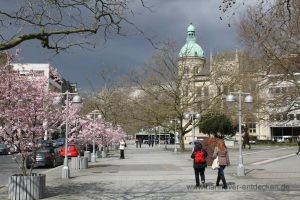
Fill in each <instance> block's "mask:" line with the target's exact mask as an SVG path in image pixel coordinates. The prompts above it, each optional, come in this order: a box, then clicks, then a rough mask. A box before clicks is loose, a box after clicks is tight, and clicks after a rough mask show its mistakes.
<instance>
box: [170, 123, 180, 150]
mask: <svg viewBox="0 0 300 200" xmlns="http://www.w3.org/2000/svg"><path fill="white" fill-rule="evenodd" d="M170 123H171V124H172V123H174V152H175V153H176V152H177V145H176V142H177V140H178V139H177V135H176V125H177V124H179V123H180V121H179V120H178V119H171V120H170Z"/></svg>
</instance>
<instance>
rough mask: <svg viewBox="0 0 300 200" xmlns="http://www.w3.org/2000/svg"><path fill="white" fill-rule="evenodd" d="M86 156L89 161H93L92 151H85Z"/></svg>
mask: <svg viewBox="0 0 300 200" xmlns="http://www.w3.org/2000/svg"><path fill="white" fill-rule="evenodd" d="M84 157H86V158H88V162H91V152H90V151H85V152H84Z"/></svg>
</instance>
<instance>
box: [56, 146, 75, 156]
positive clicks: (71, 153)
mask: <svg viewBox="0 0 300 200" xmlns="http://www.w3.org/2000/svg"><path fill="white" fill-rule="evenodd" d="M59 153H60V155H61V156H62V157H65V148H64V147H62V148H61V149H60V152H59ZM78 155H79V148H78V147H77V146H76V144H68V157H77V156H78Z"/></svg>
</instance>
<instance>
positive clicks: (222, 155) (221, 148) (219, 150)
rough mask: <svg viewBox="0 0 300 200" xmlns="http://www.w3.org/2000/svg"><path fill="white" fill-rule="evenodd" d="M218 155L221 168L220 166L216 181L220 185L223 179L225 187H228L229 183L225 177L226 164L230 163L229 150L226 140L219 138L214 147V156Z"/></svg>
mask: <svg viewBox="0 0 300 200" xmlns="http://www.w3.org/2000/svg"><path fill="white" fill-rule="evenodd" d="M216 157H218V160H219V166H220V167H219V168H218V177H217V181H216V186H219V183H220V180H222V183H223V186H222V188H223V189H227V183H226V179H225V174H224V169H225V167H226V166H229V165H230V161H229V155H228V150H227V148H226V145H225V142H224V140H218V142H217V146H216V147H215V149H214V154H213V158H214V159H215V158H216Z"/></svg>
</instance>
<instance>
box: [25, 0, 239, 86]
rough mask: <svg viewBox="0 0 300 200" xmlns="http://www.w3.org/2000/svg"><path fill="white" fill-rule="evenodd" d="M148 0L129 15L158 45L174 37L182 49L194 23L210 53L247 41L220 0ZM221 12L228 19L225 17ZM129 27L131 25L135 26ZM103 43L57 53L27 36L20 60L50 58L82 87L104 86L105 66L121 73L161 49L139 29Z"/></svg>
mask: <svg viewBox="0 0 300 200" xmlns="http://www.w3.org/2000/svg"><path fill="white" fill-rule="evenodd" d="M145 3H146V5H147V6H149V7H150V8H151V11H150V10H148V9H145V8H143V7H142V6H141V5H140V4H133V5H131V6H132V9H133V11H134V12H135V15H134V16H129V19H130V20H131V21H132V22H134V23H135V25H136V26H138V27H139V28H140V29H141V30H142V31H143V32H144V33H145V35H147V37H149V38H151V39H152V40H153V41H154V42H155V43H157V44H158V45H159V44H161V43H164V42H167V41H168V40H173V41H176V43H177V44H178V52H179V51H180V48H181V47H182V46H183V45H184V44H185V40H186V29H187V27H188V25H189V24H190V23H193V25H194V26H195V28H196V38H197V43H198V44H199V45H200V46H201V47H202V49H203V50H204V53H205V57H206V58H208V57H209V52H210V49H211V50H212V52H213V54H215V53H217V52H222V51H234V50H235V49H236V48H240V46H241V45H240V44H239V43H238V38H237V33H236V27H234V26H231V27H230V28H229V27H228V18H226V17H224V16H223V15H222V14H221V13H220V11H219V9H218V7H219V0H148V1H146V2H145ZM220 16H221V17H222V18H224V19H223V20H220ZM125 29H128V30H129V31H130V29H129V27H125ZM97 45H98V46H96V48H95V49H93V50H92V51H91V50H84V49H79V48H73V49H70V50H69V51H68V52H61V53H60V54H59V55H56V56H54V55H53V53H51V51H49V50H47V49H43V48H42V47H40V44H39V42H36V41H35V42H34V41H30V42H25V43H23V44H22V45H21V46H20V48H21V58H20V62H24V63H50V64H51V65H53V66H54V67H55V68H57V69H58V70H59V72H60V73H61V74H62V75H63V77H64V78H65V79H67V80H69V81H70V82H76V83H77V84H78V88H79V90H83V91H85V90H91V89H92V88H94V89H100V88H101V87H103V86H104V84H105V83H104V82H103V80H102V79H101V78H100V76H99V73H100V71H102V70H113V69H114V70H115V69H116V68H117V69H118V70H117V74H120V76H121V75H122V74H125V73H126V72H127V71H128V70H130V68H137V67H140V66H143V64H144V63H146V62H148V61H149V60H150V59H151V57H152V55H153V54H154V53H155V51H157V50H156V49H155V48H154V47H153V46H152V45H151V44H150V42H149V41H147V40H146V39H145V38H144V37H143V36H142V35H137V34H128V36H126V37H121V36H115V37H112V38H110V39H109V40H107V41H106V42H105V43H104V42H103V41H100V42H99V43H97ZM114 78H115V79H116V77H114Z"/></svg>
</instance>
